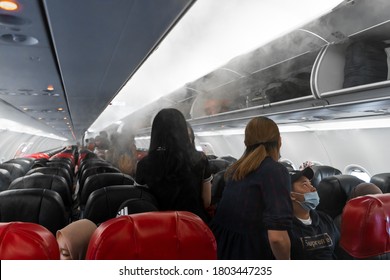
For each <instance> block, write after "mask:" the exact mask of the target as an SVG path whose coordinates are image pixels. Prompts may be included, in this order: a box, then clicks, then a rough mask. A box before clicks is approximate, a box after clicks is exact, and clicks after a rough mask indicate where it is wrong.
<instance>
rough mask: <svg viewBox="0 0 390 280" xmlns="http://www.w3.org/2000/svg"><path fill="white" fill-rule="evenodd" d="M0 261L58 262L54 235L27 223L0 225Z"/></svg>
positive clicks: (38, 226)
mask: <svg viewBox="0 0 390 280" xmlns="http://www.w3.org/2000/svg"><path fill="white" fill-rule="evenodd" d="M0 259H1V260H59V259H60V252H59V249H58V244H57V240H56V238H55V237H54V235H53V234H52V233H51V232H50V231H49V230H48V229H46V228H45V227H43V226H41V225H38V224H34V223H27V222H9V223H0Z"/></svg>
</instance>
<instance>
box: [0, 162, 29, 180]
mask: <svg viewBox="0 0 390 280" xmlns="http://www.w3.org/2000/svg"><path fill="white" fill-rule="evenodd" d="M0 169H6V170H8V172H9V174H10V175H11V180H12V181H13V180H15V179H16V178H19V177H22V176H24V175H25V174H26V171H25V170H24V168H23V167H22V166H21V165H20V164H19V163H15V162H8V163H6V162H4V163H2V164H0Z"/></svg>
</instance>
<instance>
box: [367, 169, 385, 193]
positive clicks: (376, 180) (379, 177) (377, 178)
mask: <svg viewBox="0 0 390 280" xmlns="http://www.w3.org/2000/svg"><path fill="white" fill-rule="evenodd" d="M370 182H371V183H373V184H375V185H377V186H378V187H379V188H380V189H381V190H382V192H383V193H390V173H380V174H376V175H374V176H372V177H371V180H370Z"/></svg>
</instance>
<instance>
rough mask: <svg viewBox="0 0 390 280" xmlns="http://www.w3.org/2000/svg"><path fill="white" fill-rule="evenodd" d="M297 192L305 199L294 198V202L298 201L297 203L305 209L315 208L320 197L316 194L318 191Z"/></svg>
mask: <svg viewBox="0 0 390 280" xmlns="http://www.w3.org/2000/svg"><path fill="white" fill-rule="evenodd" d="M299 194H301V195H303V197H304V198H305V200H304V201H302V202H301V201H298V200H296V202H298V203H299V205H301V206H302V208H303V209H305V210H306V211H310V210H314V209H316V207H317V206H318V204H319V203H320V197H319V196H318V193H317V192H316V191H315V192H308V193H299Z"/></svg>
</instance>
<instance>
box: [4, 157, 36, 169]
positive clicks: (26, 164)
mask: <svg viewBox="0 0 390 280" xmlns="http://www.w3.org/2000/svg"><path fill="white" fill-rule="evenodd" d="M5 163H17V164H20V165H21V166H22V168H23V170H24V172H27V171H29V170H30V169H31V167H32V165H33V164H34V159H32V158H14V159H10V160H7V161H6V162H5Z"/></svg>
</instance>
